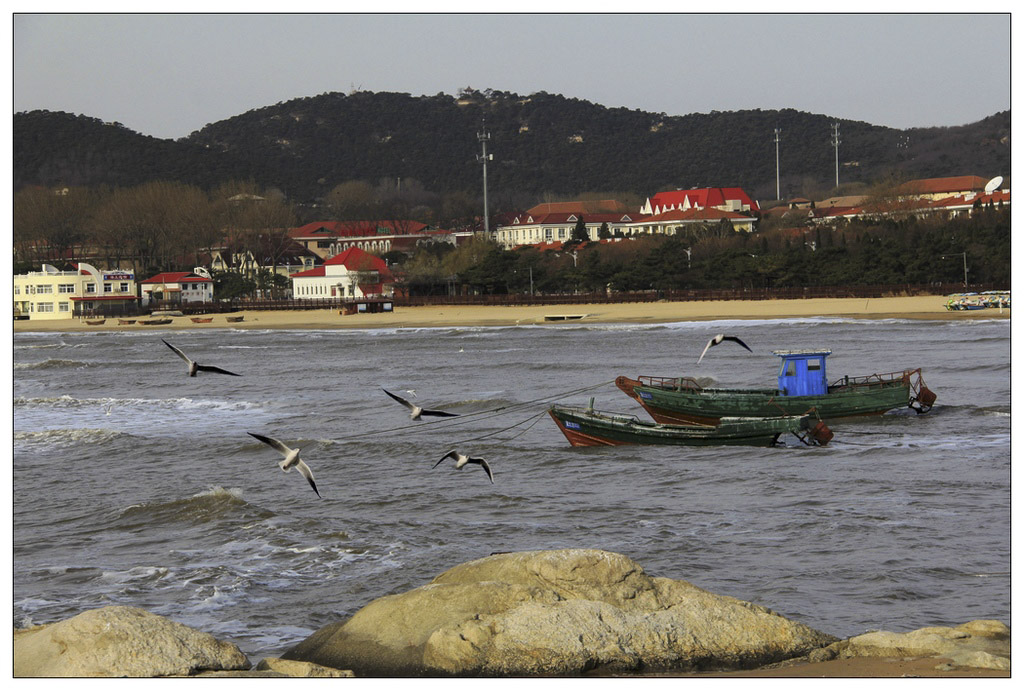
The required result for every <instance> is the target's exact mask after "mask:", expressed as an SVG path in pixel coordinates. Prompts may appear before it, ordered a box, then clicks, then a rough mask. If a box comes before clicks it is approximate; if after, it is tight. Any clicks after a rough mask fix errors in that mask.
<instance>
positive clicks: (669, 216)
mask: <svg viewBox="0 0 1024 691" xmlns="http://www.w3.org/2000/svg"><path fill="white" fill-rule="evenodd" d="M723 220H726V221H729V223H730V224H732V229H733V230H735V231H737V232H740V231H743V232H746V233H751V232H753V230H754V220H755V219H754V218H753V217H752V216H744V215H743V214H740V213H736V212H735V211H723V210H722V209H718V208H692V209H687V210H685V211H683V210H681V209H674V210H671V211H663V212H662V213H660V214H655V215H654V216H650V217H648V218H643V219H641V220H639V221H637V222H636V223H633V224H632V225H631V226H630V228H629V231H627V232H629V233H631V234H636V233H647V234H650V235H675V234H676V233H677V232H679V231H680V230H682V229H683V228H684V227H685V226H688V225H690V226H693V225H713V224H717V223H721V222H722V221H723Z"/></svg>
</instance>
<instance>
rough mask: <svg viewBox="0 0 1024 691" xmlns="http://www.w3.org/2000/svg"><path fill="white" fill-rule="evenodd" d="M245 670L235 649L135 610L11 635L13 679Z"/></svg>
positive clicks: (84, 616)
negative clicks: (12, 643)
mask: <svg viewBox="0 0 1024 691" xmlns="http://www.w3.org/2000/svg"><path fill="white" fill-rule="evenodd" d="M250 666H251V665H250V663H249V660H248V659H247V658H246V657H245V655H244V654H243V653H242V651H241V650H239V649H238V646H236V645H234V644H232V643H226V642H223V641H218V640H217V639H216V638H214V637H213V636H211V635H210V634H208V633H203V632H201V631H197V630H195V629H193V628H189V627H188V626H185V625H184V624H179V623H177V622H173V621H171V620H170V619H166V618H164V617H161V616H158V615H156V614H151V613H149V612H147V611H145V610H143V609H138V608H136V607H120V606H115V607H103V608H101V609H94V610H89V611H87V612H83V613H81V614H79V615H77V616H74V617H71V618H70V619H66V620H64V621H60V622H57V623H54V624H47V625H45V626H37V627H34V628H31V629H24V630H20V631H15V632H14V676H16V677H161V676H182V675H192V674H196V673H198V672H201V671H204V670H237V669H249V667H250Z"/></svg>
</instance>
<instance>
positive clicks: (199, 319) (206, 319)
mask: <svg viewBox="0 0 1024 691" xmlns="http://www.w3.org/2000/svg"><path fill="white" fill-rule="evenodd" d="M212 321H213V317H192V323H193V324H209V323H210V322H212Z"/></svg>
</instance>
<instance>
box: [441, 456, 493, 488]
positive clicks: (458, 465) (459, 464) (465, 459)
mask: <svg viewBox="0 0 1024 691" xmlns="http://www.w3.org/2000/svg"><path fill="white" fill-rule="evenodd" d="M447 458H454V459H455V469H456V470H462V468H463V466H465V465H466V464H467V463H476V464H477V465H480V466H483V468H484V470H485V471H487V477H489V478H490V479H491V484H492V485H493V484H494V474H493V473H492V472H491V466H489V465H487V461H485V460H484V459H482V458H470V457H469V456H465V455H463V454H461V453H459V452H458V451H455V450H454V449H453V450H451V451H449V452H448V453H446V454H445V455H444V456H441V460H440V461H438V462H437V463H435V464H434V468H436V467H437V466H439V465H441V463H443V462H444V460H445V459H447Z"/></svg>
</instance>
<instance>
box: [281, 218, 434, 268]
mask: <svg viewBox="0 0 1024 691" xmlns="http://www.w3.org/2000/svg"><path fill="white" fill-rule="evenodd" d="M288 235H289V236H290V237H291V238H292V239H293V240H295V241H296V242H298V243H300V244H301V245H302V246H303V247H305V248H306V249H307V250H309V251H310V252H315V253H316V254H317V255H318V256H319V257H320V258H322V259H327V258H329V257H333V256H334V255H336V254H340V253H342V252H344V251H345V250H346V249H348V248H349V247H358V248H360V249H363V250H366V251H367V252H378V253H380V254H383V253H385V252H390V251H392V250H401V251H409V250H412V249H415V248H416V246H417V245H420V244H423V243H429V242H437V241H444V242H452V241H453V237H452V233H451V232H449V231H447V230H429V229H428V228H427V224H425V223H420V222H419V221H409V220H404V221H315V222H313V223H307V224H306V225H304V226H301V227H299V228H292V229H291V230H289V231H288Z"/></svg>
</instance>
